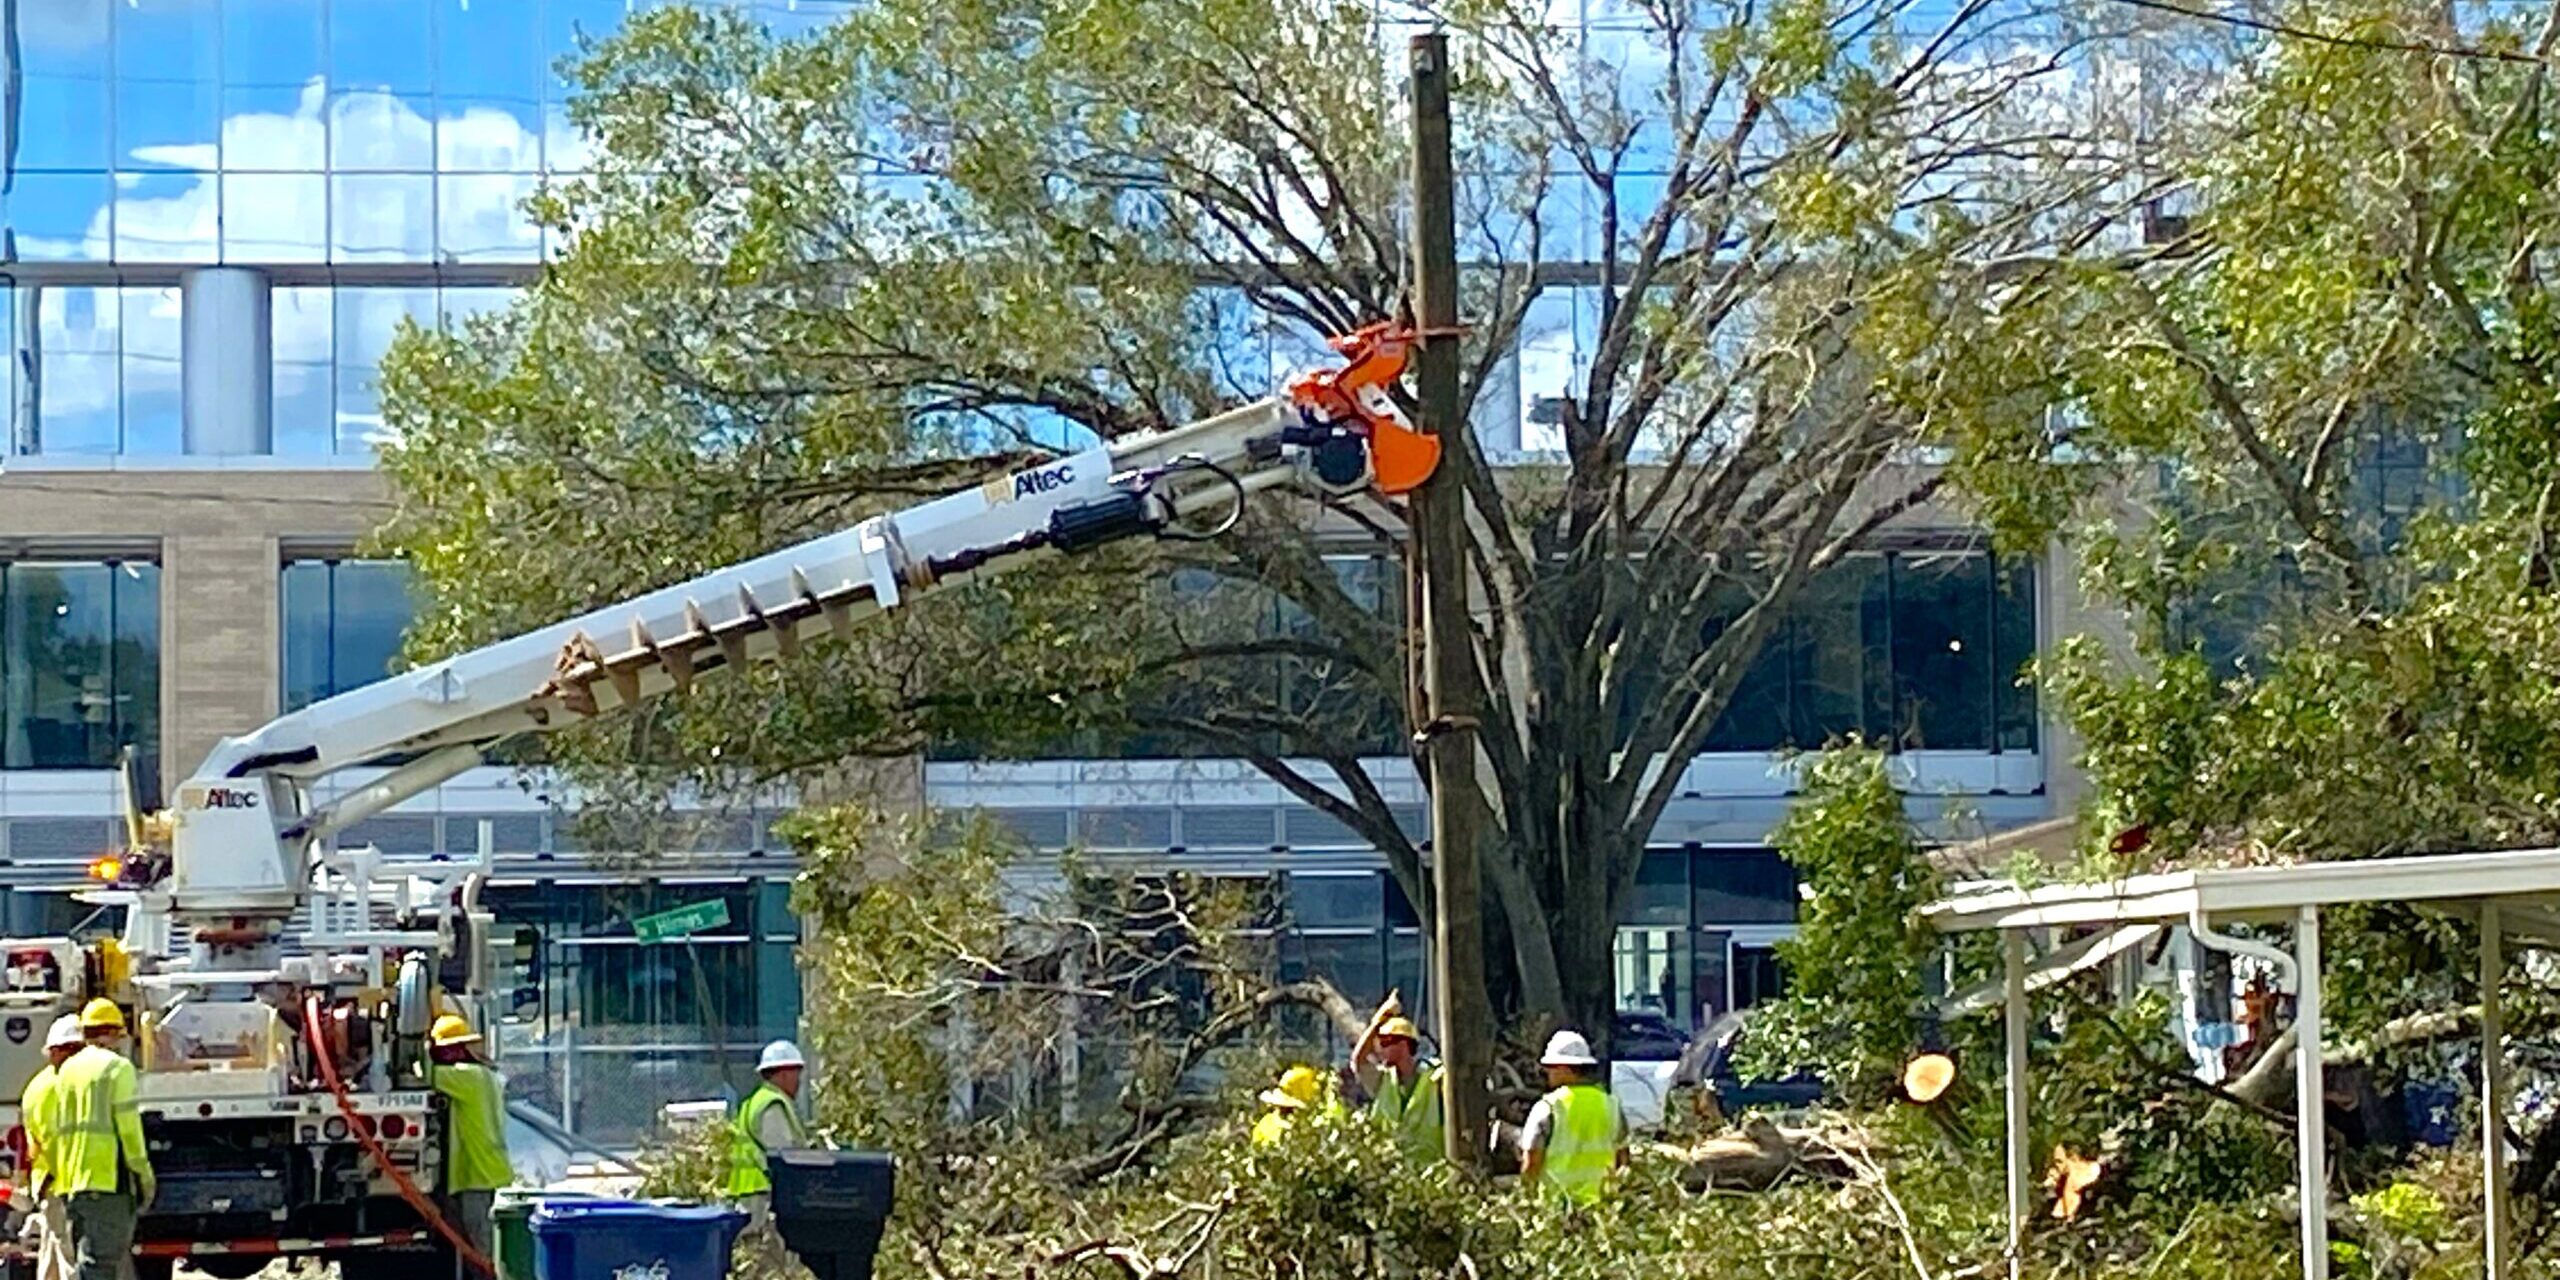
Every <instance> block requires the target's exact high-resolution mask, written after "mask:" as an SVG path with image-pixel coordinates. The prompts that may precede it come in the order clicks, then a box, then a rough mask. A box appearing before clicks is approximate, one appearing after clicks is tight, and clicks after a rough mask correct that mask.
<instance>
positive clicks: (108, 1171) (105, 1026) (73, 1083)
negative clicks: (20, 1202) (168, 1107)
mask: <svg viewBox="0 0 2560 1280" xmlns="http://www.w3.org/2000/svg"><path fill="white" fill-rule="evenodd" d="M80 1033H81V1036H82V1038H83V1039H85V1040H87V1041H88V1043H87V1044H86V1045H85V1046H84V1047H82V1048H81V1050H80V1052H78V1053H75V1054H73V1055H71V1060H70V1061H68V1062H65V1063H63V1064H62V1066H61V1068H60V1069H59V1070H57V1071H55V1072H54V1077H53V1087H52V1088H50V1089H48V1090H46V1091H45V1101H46V1110H48V1111H49V1112H51V1113H52V1114H51V1121H50V1123H51V1126H52V1128H51V1130H50V1132H49V1134H48V1136H49V1137H50V1138H51V1139H52V1141H51V1142H50V1143H48V1144H47V1145H48V1146H49V1147H50V1148H51V1151H50V1153H49V1154H47V1155H46V1156H45V1169H46V1173H47V1175H48V1176H50V1177H51V1178H52V1179H53V1180H54V1186H55V1187H56V1189H57V1190H58V1191H59V1192H60V1194H61V1195H62V1197H63V1199H64V1201H65V1203H66V1204H67V1205H68V1206H69V1208H70V1223H71V1257H72V1269H73V1272H74V1273H75V1274H76V1275H77V1276H78V1277H79V1280H121V1278H122V1276H123V1275H124V1273H125V1270H126V1268H128V1267H130V1266H131V1265H132V1264H133V1226H134V1222H135V1220H136V1219H138V1218H139V1217H141V1215H142V1209H143V1206H145V1205H148V1204H150V1203H151V1197H152V1195H153V1193H155V1192H156V1191H157V1190H158V1189H159V1185H158V1180H157V1179H156V1178H155V1177H154V1176H153V1175H152V1172H151V1151H150V1149H149V1148H148V1147H145V1146H144V1145H143V1141H142V1097H141V1080H140V1077H139V1076H138V1075H136V1073H135V1072H134V1069H133V1063H132V1062H130V1061H128V1060H126V1058H125V1057H124V1055H122V1054H119V1053H117V1052H116V1051H115V1048H114V1046H115V1043H116V1041H118V1040H121V1039H123V1038H124V1010H122V1009H119V1008H117V1007H116V1005H115V1002H114V1001H112V1000H92V1001H90V1002H89V1004H88V1006H87V1007H86V1008H84V1009H82V1010H81V1011H80Z"/></svg>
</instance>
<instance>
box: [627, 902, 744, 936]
mask: <svg viewBox="0 0 2560 1280" xmlns="http://www.w3.org/2000/svg"><path fill="white" fill-rule="evenodd" d="M727 923H729V902H728V899H726V898H713V899H712V900H711V901H709V902H697V903H694V904H693V905H692V906H689V907H678V908H676V909H675V910H673V911H661V912H659V913H658V914H656V915H654V916H642V917H640V918H639V919H637V920H634V921H632V922H631V932H632V933H634V934H636V935H638V937H639V939H640V940H641V941H642V942H672V941H674V940H676V939H678V938H686V937H691V936H692V935H694V934H697V933H704V932H707V931H709V930H712V929H717V928H719V927H721V926H722V925H725V924H727Z"/></svg>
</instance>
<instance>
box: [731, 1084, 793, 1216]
mask: <svg viewBox="0 0 2560 1280" xmlns="http://www.w3.org/2000/svg"><path fill="white" fill-rule="evenodd" d="M775 1107H780V1108H782V1114H783V1116H784V1118H785V1119H786V1120H788V1121H789V1122H790V1125H791V1140H792V1141H793V1142H795V1143H798V1144H800V1145H802V1146H806V1145H808V1142H809V1130H808V1128H807V1127H806V1126H804V1125H802V1124H801V1123H800V1113H799V1111H798V1110H796V1109H794V1108H793V1107H792V1105H791V1099H790V1097H789V1096H787V1095H785V1094H784V1093H783V1092H782V1090H780V1089H776V1088H774V1087H773V1086H772V1085H770V1084H764V1085H758V1086H756V1091H755V1092H754V1093H751V1094H748V1095H747V1100H746V1101H745V1102H743V1103H741V1104H739V1106H738V1117H737V1119H735V1120H733V1121H731V1122H730V1124H729V1194H730V1195H732V1196H758V1195H763V1194H764V1193H765V1192H768V1191H771V1190H773V1178H772V1177H771V1175H769V1174H767V1173H766V1172H765V1171H764V1162H765V1154H766V1153H765V1149H764V1137H763V1134H762V1132H761V1126H762V1125H763V1124H764V1113H765V1112H767V1111H769V1110H771V1109H773V1108H775Z"/></svg>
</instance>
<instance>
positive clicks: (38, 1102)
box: [18, 1062, 54, 1195]
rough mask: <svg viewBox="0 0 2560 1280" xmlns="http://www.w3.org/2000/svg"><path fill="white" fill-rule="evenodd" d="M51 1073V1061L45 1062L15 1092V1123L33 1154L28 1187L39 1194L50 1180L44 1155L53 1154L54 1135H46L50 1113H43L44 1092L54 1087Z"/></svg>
mask: <svg viewBox="0 0 2560 1280" xmlns="http://www.w3.org/2000/svg"><path fill="white" fill-rule="evenodd" d="M53 1075H54V1067H53V1064H52V1063H50V1062H48V1063H46V1064H44V1069H43V1070H42V1071H38V1072H37V1073H36V1077H35V1079H33V1080H29V1081H28V1082H27V1091H26V1092H25V1093H22V1094H19V1095H18V1127H19V1128H21V1129H24V1130H26V1131H27V1147H28V1148H29V1150H30V1152H31V1153H32V1156H33V1158H32V1159H30V1160H29V1161H28V1162H27V1189H28V1190H30V1191H33V1192H35V1193H37V1194H38V1195H42V1194H43V1193H44V1189H45V1187H46V1186H47V1185H48V1184H50V1183H51V1182H52V1181H53V1175H52V1174H51V1173H50V1172H48V1165H47V1159H48V1158H49V1157H50V1156H51V1155H52V1154H53V1152H52V1150H51V1148H52V1146H53V1139H52V1138H51V1137H50V1136H48V1133H49V1131H50V1130H51V1129H52V1128H53V1117H52V1116H50V1115H47V1114H46V1113H45V1109H46V1107H47V1106H48V1105H49V1103H48V1102H47V1101H46V1097H45V1095H46V1093H47V1091H49V1090H51V1089H52V1088H53Z"/></svg>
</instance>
